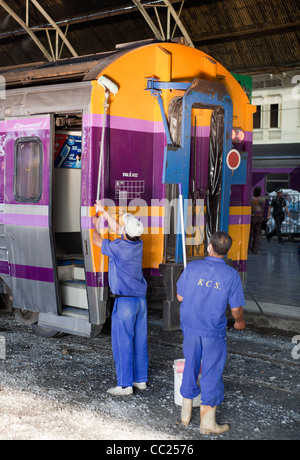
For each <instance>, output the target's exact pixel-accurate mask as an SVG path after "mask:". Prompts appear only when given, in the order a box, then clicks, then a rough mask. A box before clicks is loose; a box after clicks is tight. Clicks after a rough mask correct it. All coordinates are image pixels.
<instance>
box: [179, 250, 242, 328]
mask: <svg viewBox="0 0 300 460" xmlns="http://www.w3.org/2000/svg"><path fill="white" fill-rule="evenodd" d="M177 294H179V295H180V296H182V297H183V301H182V303H181V308H180V320H181V328H182V329H183V330H186V331H189V332H190V333H193V334H196V335H200V336H203V337H217V336H220V335H222V334H225V333H226V325H227V319H226V310H227V304H229V306H230V307H231V308H237V307H242V306H244V305H245V298H244V292H243V287H242V282H241V279H240V276H239V274H238V272H237V270H235V269H234V268H232V267H230V266H229V265H227V264H226V262H225V260H224V259H219V258H218V257H211V256H209V257H206V258H205V259H203V260H195V261H192V262H190V263H189V264H188V265H187V267H186V268H185V270H184V271H183V273H182V275H181V277H180V278H179V280H178V282H177Z"/></svg>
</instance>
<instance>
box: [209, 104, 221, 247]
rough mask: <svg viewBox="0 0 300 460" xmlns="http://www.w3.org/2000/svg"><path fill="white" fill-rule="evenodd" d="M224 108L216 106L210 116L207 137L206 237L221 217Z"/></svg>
mask: <svg viewBox="0 0 300 460" xmlns="http://www.w3.org/2000/svg"><path fill="white" fill-rule="evenodd" d="M223 138H224V110H223V109H222V108H221V107H218V108H216V109H215V110H214V111H213V113H212V116H211V126H210V138H209V167H208V169H209V170H208V197H207V204H206V206H207V210H206V238H207V240H209V239H210V238H211V236H212V235H213V234H214V232H216V231H217V230H219V227H220V217H221V194H222V168H223V140H224V139H223Z"/></svg>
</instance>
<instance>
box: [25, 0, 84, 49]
mask: <svg viewBox="0 0 300 460" xmlns="http://www.w3.org/2000/svg"><path fill="white" fill-rule="evenodd" d="M31 2H32V3H33V4H34V6H35V7H36V8H37V9H38V10H39V12H40V13H41V14H42V15H43V16H44V18H45V19H47V21H49V24H51V26H52V27H53V29H55V30H56V32H57V34H58V35H59V36H60V38H61V40H62V42H63V43H64V44H65V45H66V47H67V48H68V50H69V51H70V53H71V54H72V56H73V57H77V56H78V54H77V53H76V51H75V50H74V48H73V46H72V45H71V43H70V42H69V40H68V39H67V37H66V35H65V34H64V33H63V31H62V30H61V28H60V27H59V26H58V25H57V24H56V22H54V21H53V19H52V18H51V16H49V14H48V13H47V11H45V10H44V8H43V7H42V6H41V5H40V4H39V2H38V1H37V0H31Z"/></svg>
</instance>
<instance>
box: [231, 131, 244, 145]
mask: <svg viewBox="0 0 300 460" xmlns="http://www.w3.org/2000/svg"><path fill="white" fill-rule="evenodd" d="M244 139H245V133H244V131H243V130H242V129H241V128H233V129H232V142H243V140H244Z"/></svg>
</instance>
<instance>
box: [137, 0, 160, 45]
mask: <svg viewBox="0 0 300 460" xmlns="http://www.w3.org/2000/svg"><path fill="white" fill-rule="evenodd" d="M132 1H133V3H134V4H135V6H136V7H137V8H138V9H139V11H140V12H141V14H142V15H143V17H144V19H145V21H146V22H147V24H148V26H149V27H150V28H151V30H152V32H153V33H154V36H155V38H157V40H164V37H163V36H162V34H161V33H160V31H159V30H158V28H157V27H156V25H155V24H154V22H153V21H152V19H151V18H150V16H149V14H148V13H147V11H146V10H145V8H144V6H143V5H142V3H141V1H140V0H132Z"/></svg>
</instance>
